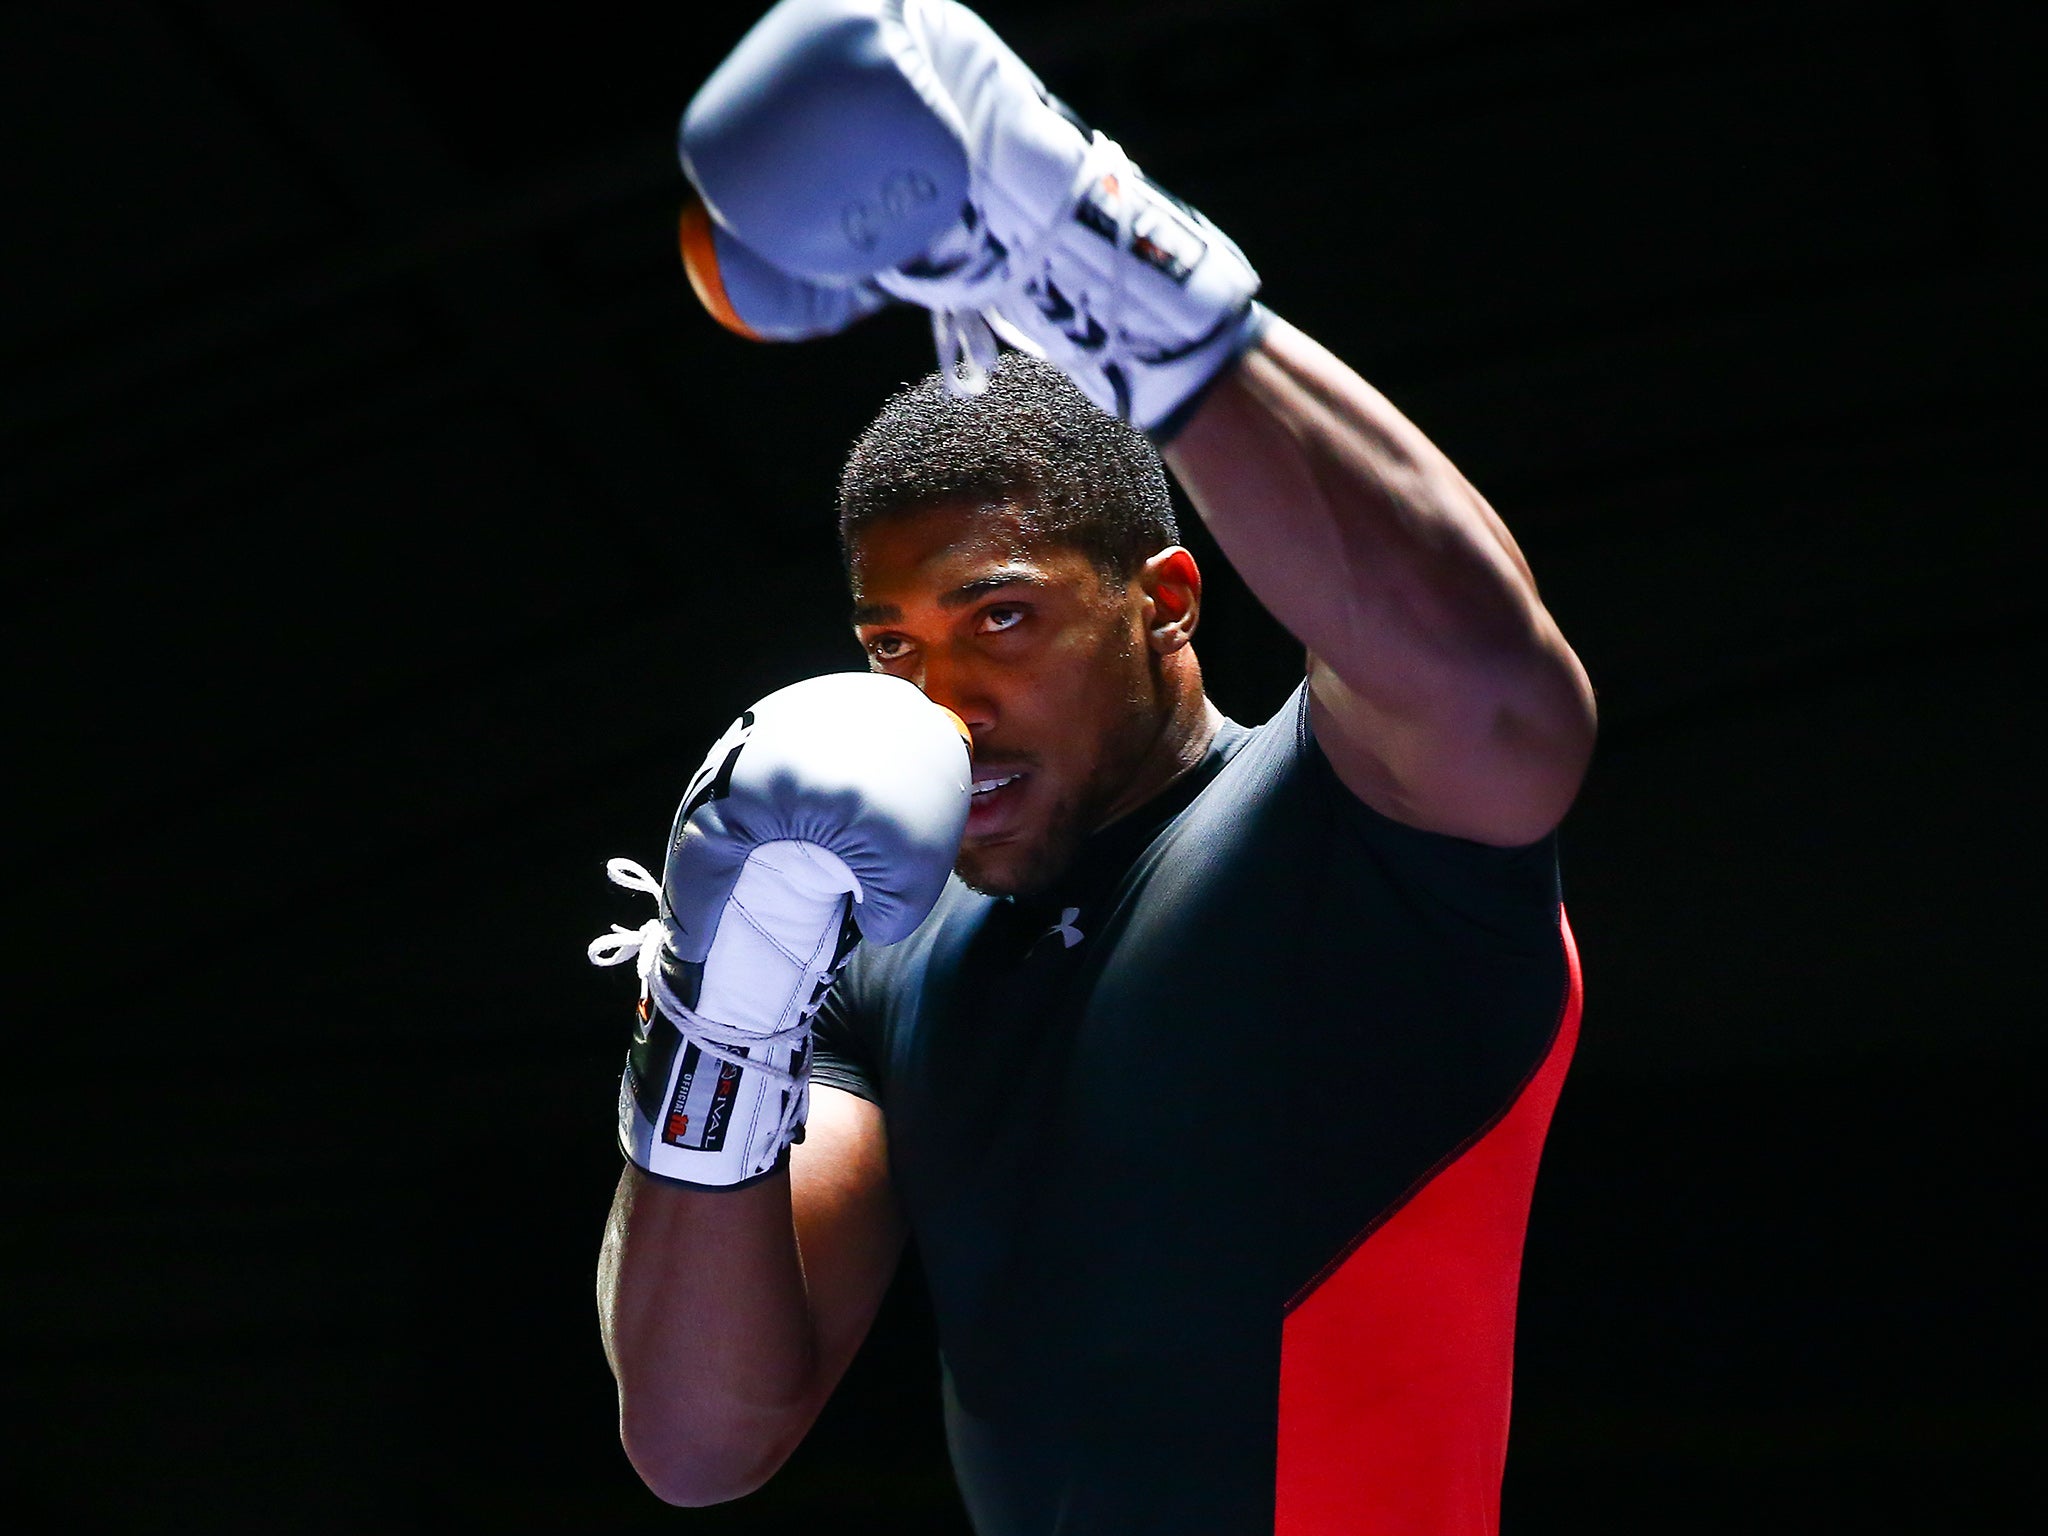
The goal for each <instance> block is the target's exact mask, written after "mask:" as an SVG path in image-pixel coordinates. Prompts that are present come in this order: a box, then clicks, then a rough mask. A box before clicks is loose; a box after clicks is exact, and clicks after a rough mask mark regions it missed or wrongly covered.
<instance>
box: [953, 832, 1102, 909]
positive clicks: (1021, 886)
mask: <svg viewBox="0 0 2048 1536" xmlns="http://www.w3.org/2000/svg"><path fill="white" fill-rule="evenodd" d="M1078 841H1079V839H1077V838H1060V837H1044V838H1039V839H1037V840H1036V841H1034V842H1030V843H1017V842H1010V843H998V844H996V845H995V846H994V847H991V848H976V849H971V850H970V849H966V848H963V849H961V850H960V858H959V860H958V862H957V863H955V864H954V866H953V873H954V874H956V875H958V876H959V877H960V881H961V883H962V884H963V885H965V886H966V887H967V888H968V889H969V890H970V891H979V892H980V893H981V894H982V895H984V896H1035V895H1037V894H1038V893H1039V892H1040V891H1043V890H1045V889H1046V888H1047V887H1049V886H1051V885H1052V884H1053V882H1054V881H1056V880H1058V879H1059V877H1060V876H1061V875H1063V874H1065V873H1066V872H1067V867H1068V866H1069V865H1071V864H1072V863H1073V862H1074V848H1075V845H1076V844H1077V843H1078Z"/></svg>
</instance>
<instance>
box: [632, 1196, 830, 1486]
mask: <svg viewBox="0 0 2048 1536" xmlns="http://www.w3.org/2000/svg"><path fill="white" fill-rule="evenodd" d="M598 1310H599V1315H600V1323H601V1326H602V1329H603V1336H604V1348H605V1356H606V1358H607V1359H608V1360H609V1361H610V1362H611V1367H612V1374H613V1376H614V1377H616V1378H617V1381H618V1387H619V1427H620V1436H621V1439H622V1440H623V1442H624V1444H625V1447H626V1453H627V1455H628V1456H629V1457H630V1458H631V1460H632V1462H633V1465H634V1467H635V1468H636V1469H637V1470H638V1471H639V1473H640V1475H641V1476H642V1477H643V1478H644V1479H645V1480H646V1482H647V1484H648V1486H649V1487H651V1488H653V1489H654V1490H655V1491H656V1492H657V1493H659V1494H661V1496H662V1497H664V1498H666V1499H668V1500H670V1502H673V1503H685V1504H706V1503H715V1502H718V1501H720V1500H723V1499H728V1498H735V1497H738V1496H739V1495H740V1494H743V1493H747V1492H749V1491H751V1490H752V1489H753V1488H754V1487H756V1486H758V1485H759V1484H760V1483H761V1482H762V1481H763V1480H765V1478H766V1477H767V1476H768V1474H769V1473H771V1472H773V1471H774V1469H775V1467H776V1466H778V1465H779V1464H780V1463H781V1461H782V1459H783V1458H784V1457H785V1456H786V1455H787V1454H788V1452H789V1450H790V1448H791V1447H792V1446H793V1445H794V1444H795V1442H796V1439H797V1438H798V1437H800V1436H801V1435H802V1433H803V1431H804V1429H805V1428H807V1427H808V1426H809V1424H810V1421H811V1418H812V1417H813V1416H814V1415H815V1413H816V1411H817V1403H818V1399H819V1398H820V1397H821V1396H822V1394H821V1393H820V1391H819V1389H818V1386H817V1379H818V1347H817V1339H816V1330H815V1328H814V1326H813V1322H812V1317H811V1311H810V1304H809V1299H808V1295H807V1292H806V1288H805V1283H804V1271H803V1265H802V1262H801V1260H800V1258H799V1255H798V1250H797V1240H796V1230H795V1224H794V1220H793V1217H792V1214H791V1204H790V1183H789V1176H788V1174H787V1173H782V1174H778V1175H776V1176H775V1177H773V1178H769V1179H764V1180H762V1181H761V1182H760V1183H758V1184H754V1185H751V1186H749V1187H748V1188H745V1189H741V1190H735V1191H730V1192H728V1191H715V1192H714V1191H702V1190H692V1189H685V1188H681V1187H678V1186H675V1185H670V1184H663V1183H660V1182H659V1181H657V1180H655V1179H652V1178H649V1177H648V1176H647V1175H645V1174H643V1173H642V1172H641V1171H640V1170H639V1169H637V1168H635V1167H633V1166H631V1165H630V1164H629V1165H628V1166H627V1167H626V1170H625V1172H624V1174H623V1175H622V1177H621V1178H620V1180H619V1188H618V1194H617V1196H616V1197H615V1199H614V1201H613V1203H612V1211H611V1216H610V1219H609V1220H608V1221H607V1222H606V1225H605V1238H604V1249H603V1253H602V1256H601V1258H600V1261H599V1267H598Z"/></svg>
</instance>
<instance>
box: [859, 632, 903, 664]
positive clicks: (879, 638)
mask: <svg viewBox="0 0 2048 1536" xmlns="http://www.w3.org/2000/svg"><path fill="white" fill-rule="evenodd" d="M909 653H910V642H909V641H908V640H906V639H904V638H903V637H902V636H901V635H876V636H874V637H873V638H872V639H870V640H869V641H868V654H869V655H870V656H872V657H874V658H875V660H877V661H901V660H902V659H903V658H904V657H905V656H907V655H908V654H909Z"/></svg>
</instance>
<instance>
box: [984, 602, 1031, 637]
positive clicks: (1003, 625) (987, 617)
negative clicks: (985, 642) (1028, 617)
mask: <svg viewBox="0 0 2048 1536" xmlns="http://www.w3.org/2000/svg"><path fill="white" fill-rule="evenodd" d="M1023 622H1024V610H1023V609H1022V608H1013V607H1009V606H1000V607H995V608H984V609H983V610H982V612H981V625H980V632H981V633H982V634H984V635H999V634H1001V633H1002V632H1003V631H1004V630H1006V629H1015V628H1016V627H1017V626H1018V625H1019V624H1022V623H1023Z"/></svg>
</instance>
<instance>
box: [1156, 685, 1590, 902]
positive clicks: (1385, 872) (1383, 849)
mask: <svg viewBox="0 0 2048 1536" xmlns="http://www.w3.org/2000/svg"><path fill="white" fill-rule="evenodd" d="M1237 729H1238V730H1239V731H1240V739H1238V740H1237V741H1235V742H1234V743H1232V744H1231V745H1230V746H1229V749H1228V751H1229V756H1228V761H1227V762H1226V764H1225V766H1224V768H1223V770H1222V771H1221V772H1219V773H1218V774H1217V776H1216V778H1215V780H1214V782H1213V783H1211V784H1210V785H1209V786H1208V787H1207V788H1206V789H1205V790H1204V792H1203V794H1202V795H1201V796H1200V797H1198V799H1197V801H1196V804H1195V806H1194V807H1191V808H1190V809H1191V812H1192V813H1194V814H1195V815H1196V816H1198V817H1199V819H1200V821H1201V822H1202V823H1205V825H1201V826H1198V827H1192V828H1190V831H1191V832H1194V833H1195V835H1197V836H1203V835H1213V834H1214V833H1216V832H1217V831H1218V830H1220V829H1221V828H1222V827H1224V826H1233V827H1239V828H1245V829H1248V830H1255V832H1256V836H1254V837H1251V838H1249V839H1247V845H1248V852H1256V851H1257V850H1259V849H1264V850H1265V854H1264V858H1266V859H1268V860H1270V861H1272V862H1275V863H1276V864H1277V865H1278V866H1279V867H1281V868H1291V869H1292V870H1293V872H1294V875H1295V877H1296V878H1300V877H1303V876H1305V875H1307V874H1308V872H1309V871H1311V870H1314V869H1322V870H1324V871H1326V873H1325V874H1324V875H1322V876H1320V877H1319V878H1322V879H1326V880H1332V881H1336V882H1338V883H1340V884H1341V883H1349V882H1352V881H1357V880H1371V881H1390V882H1392V883H1394V884H1398V885H1408V886H1418V887H1423V888H1426V889H1427V890H1429V891H1430V892H1432V893H1433V894H1435V895H1436V896H1438V897H1439V898H1443V899H1449V900H1453V901H1455V902H1456V903H1457V904H1458V905H1460V906H1465V907H1479V908H1487V907H1493V906H1496V905H1497V904H1498V903H1500V902H1509V903H1512V904H1514V905H1516V906H1535V907H1544V908H1547V907H1554V905H1555V903H1556V901H1557V899H1558V876H1557V835H1556V833H1555V832H1550V833H1547V834H1545V835H1544V836H1542V837H1539V838H1536V839H1535V840H1533V841H1531V842H1528V843H1523V844H1518V845H1515V846H1508V847H1504V846H1500V845H1496V844H1492V843H1482V842H1476V841H1473V840H1472V839H1469V838H1464V837H1459V836H1456V835H1454V834H1450V833H1445V832H1432V831H1428V830H1425V829H1423V828H1419V827H1414V826H1410V825H1408V824H1407V823H1405V822H1401V821H1397V820H1395V819H1394V818H1393V817H1391V816H1388V815H1386V814H1384V813H1383V812H1381V811H1379V810H1377V809H1375V808H1374V807H1373V806H1372V805H1370V804H1369V803H1367V802H1366V801H1365V800H1364V799H1363V798H1362V797H1360V796H1359V795H1358V794H1357V793H1355V792H1354V791H1353V790H1352V789H1351V788H1350V787H1349V786H1348V785H1347V784H1346V782H1345V781H1344V779H1343V778H1342V777H1341V776H1340V775H1339V773H1338V771H1337V769H1336V767H1335V765H1333V763H1332V762H1331V760H1330V757H1329V754H1328V753H1327V752H1326V751H1325V750H1324V747H1323V744H1322V742H1321V741H1320V740H1319V739H1318V737H1317V734H1316V730H1315V725H1314V718H1313V712H1312V710H1311V708H1310V697H1309V690H1308V685H1307V681H1306V679H1304V680H1303V682H1302V683H1301V684H1299V685H1297V686H1296V687H1295V689H1294V690H1293V692H1292V693H1290V694H1289V695H1288V697H1287V699H1286V701H1285V702H1284V703H1283V704H1282V705H1281V706H1280V708H1279V709H1277V710H1276V711H1274V713H1273V715H1272V716H1271V717H1270V718H1269V719H1267V720H1266V721H1265V722H1264V723H1262V724H1260V725H1259V726H1257V727H1255V728H1252V729H1249V730H1245V729H1243V728H1241V727H1240V728H1237ZM1275 845H1277V846H1275Z"/></svg>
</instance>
